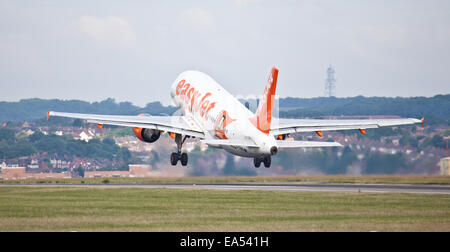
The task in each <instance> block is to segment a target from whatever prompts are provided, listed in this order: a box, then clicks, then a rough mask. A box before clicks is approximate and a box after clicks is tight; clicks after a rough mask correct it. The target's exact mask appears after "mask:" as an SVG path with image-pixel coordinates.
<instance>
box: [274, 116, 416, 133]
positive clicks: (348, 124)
mask: <svg viewBox="0 0 450 252" xmlns="http://www.w3.org/2000/svg"><path fill="white" fill-rule="evenodd" d="M273 122H275V123H272V125H271V129H270V134H271V135H281V134H289V133H297V132H314V131H330V130H352V129H359V130H365V129H373V128H379V127H385V126H398V125H408V124H416V123H422V124H423V118H422V119H421V120H419V119H415V118H399V119H359V120H327V119H284V118H274V120H273ZM276 122H278V123H276Z"/></svg>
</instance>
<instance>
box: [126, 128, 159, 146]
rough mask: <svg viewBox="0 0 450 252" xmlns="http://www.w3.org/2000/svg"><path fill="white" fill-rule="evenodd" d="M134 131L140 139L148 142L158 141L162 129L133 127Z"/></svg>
mask: <svg viewBox="0 0 450 252" xmlns="http://www.w3.org/2000/svg"><path fill="white" fill-rule="evenodd" d="M133 132H134V134H135V135H136V137H137V138H139V140H141V141H143V142H146V143H153V142H156V140H158V139H159V137H160V136H161V131H160V130H155V129H143V128H133Z"/></svg>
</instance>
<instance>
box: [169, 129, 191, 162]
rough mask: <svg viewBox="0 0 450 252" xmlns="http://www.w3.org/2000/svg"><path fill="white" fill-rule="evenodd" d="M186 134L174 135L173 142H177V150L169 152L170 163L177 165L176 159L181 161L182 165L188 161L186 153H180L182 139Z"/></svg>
mask: <svg viewBox="0 0 450 252" xmlns="http://www.w3.org/2000/svg"><path fill="white" fill-rule="evenodd" d="M186 138H187V136H184V137H183V136H182V135H180V134H176V135H175V142H176V143H177V149H178V152H172V154H170V164H171V165H177V163H178V160H180V161H181V165H182V166H186V165H187V163H188V155H187V153H181V147H182V146H183V143H184V141H186Z"/></svg>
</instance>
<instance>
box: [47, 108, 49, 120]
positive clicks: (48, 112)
mask: <svg viewBox="0 0 450 252" xmlns="http://www.w3.org/2000/svg"><path fill="white" fill-rule="evenodd" d="M49 117H50V110H49V111H47V121H48V118H49Z"/></svg>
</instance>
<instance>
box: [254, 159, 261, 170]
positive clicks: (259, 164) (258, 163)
mask: <svg viewBox="0 0 450 252" xmlns="http://www.w3.org/2000/svg"><path fill="white" fill-rule="evenodd" d="M253 164H254V165H255V167H256V168H259V167H260V166H261V159H260V158H258V157H254V158H253Z"/></svg>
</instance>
